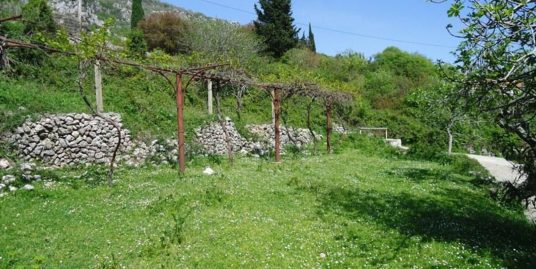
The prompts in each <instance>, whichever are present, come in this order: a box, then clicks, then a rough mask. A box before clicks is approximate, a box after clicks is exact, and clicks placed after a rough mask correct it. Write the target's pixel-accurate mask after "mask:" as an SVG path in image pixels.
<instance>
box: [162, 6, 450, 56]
mask: <svg viewBox="0 0 536 269" xmlns="http://www.w3.org/2000/svg"><path fill="white" fill-rule="evenodd" d="M164 2H167V3H170V4H173V5H176V6H179V7H182V8H185V9H188V10H191V11H195V12H200V13H203V14H205V15H207V16H211V17H216V18H220V19H225V20H229V21H233V22H239V23H241V24H246V23H249V22H251V21H253V20H255V19H256V17H257V16H256V15H255V10H254V8H253V6H254V5H255V4H256V3H258V0H164ZM448 8H449V4H448V3H441V4H437V3H430V2H429V1H427V0H294V1H292V11H293V15H294V18H295V24H296V27H298V28H301V29H303V30H306V31H307V29H308V24H309V23H311V25H312V28H313V33H314V34H315V40H316V47H317V51H318V52H321V53H325V54H328V55H332V56H333V55H336V54H337V53H341V52H344V51H347V50H352V51H355V52H360V53H363V54H365V56H366V57H371V56H373V55H374V54H376V53H379V52H381V51H383V50H384V49H385V48H387V47H389V46H396V47H398V48H401V49H403V50H405V51H408V52H417V53H420V54H422V55H424V56H426V57H428V58H430V59H432V60H434V61H436V60H442V61H446V62H450V63H452V62H453V61H454V56H453V55H452V51H454V50H455V48H456V47H457V45H458V43H459V42H460V40H459V39H457V38H455V37H452V36H451V35H450V34H449V33H448V32H447V30H446V26H447V25H448V24H449V23H450V24H453V25H458V24H457V21H456V20H455V19H452V18H448V17H447V10H448ZM300 36H301V34H300Z"/></svg>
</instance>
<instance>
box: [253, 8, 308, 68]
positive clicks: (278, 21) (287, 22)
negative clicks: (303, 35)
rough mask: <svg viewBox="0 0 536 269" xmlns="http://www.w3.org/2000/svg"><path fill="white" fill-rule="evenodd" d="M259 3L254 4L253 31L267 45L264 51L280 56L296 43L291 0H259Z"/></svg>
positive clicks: (296, 36) (296, 32) (296, 33)
mask: <svg viewBox="0 0 536 269" xmlns="http://www.w3.org/2000/svg"><path fill="white" fill-rule="evenodd" d="M259 5H260V7H258V6H257V5H255V11H256V12H257V20H256V21H255V22H254V23H255V31H256V33H257V34H258V35H259V36H261V37H262V39H263V40H264V42H265V44H266V45H267V46H266V47H267V48H266V52H267V53H268V54H269V55H271V56H273V57H275V58H281V56H283V54H285V52H287V51H288V50H290V49H292V48H294V47H296V45H298V29H296V27H294V25H293V24H294V18H292V10H291V0H259Z"/></svg>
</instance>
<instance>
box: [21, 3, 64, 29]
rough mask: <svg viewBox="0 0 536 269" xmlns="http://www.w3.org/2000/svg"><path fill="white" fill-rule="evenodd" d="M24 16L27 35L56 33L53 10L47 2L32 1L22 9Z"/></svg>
mask: <svg viewBox="0 0 536 269" xmlns="http://www.w3.org/2000/svg"><path fill="white" fill-rule="evenodd" d="M22 16H23V18H24V21H25V24H26V27H25V29H24V32H25V33H26V34H30V35H32V34H37V33H54V32H56V23H55V22H54V17H53V15H52V9H50V7H49V6H48V4H47V1H46V0H30V1H29V2H28V4H26V5H25V6H24V7H23V8H22Z"/></svg>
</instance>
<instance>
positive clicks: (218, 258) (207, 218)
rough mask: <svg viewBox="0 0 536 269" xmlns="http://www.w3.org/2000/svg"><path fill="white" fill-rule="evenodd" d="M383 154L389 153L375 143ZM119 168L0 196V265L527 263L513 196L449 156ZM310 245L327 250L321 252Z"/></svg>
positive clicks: (530, 237) (345, 154) (527, 231)
mask: <svg viewBox="0 0 536 269" xmlns="http://www.w3.org/2000/svg"><path fill="white" fill-rule="evenodd" d="M386 156H388V155H386ZM208 164H210V163H209V162H208V161H207V160H199V159H198V160H196V161H194V162H193V163H191V164H190V167H191V168H190V169H189V171H188V173H187V175H186V176H184V177H182V178H179V177H178V176H177V174H176V172H175V171H174V170H172V169H170V168H166V167H160V168H156V169H152V168H148V169H138V170H122V171H120V172H119V174H118V179H119V181H118V184H117V186H115V187H114V188H113V189H109V188H107V187H105V186H103V185H99V184H97V185H93V184H86V183H81V181H65V182H64V183H62V184H59V185H57V186H56V187H54V188H51V189H45V188H44V187H42V186H38V187H37V190H35V191H33V192H20V193H17V194H15V195H10V196H8V197H5V198H2V201H1V203H0V212H2V213H1V217H0V230H1V231H2V232H1V233H0V242H2V248H0V257H2V259H0V267H4V268H11V267H16V266H17V265H21V266H27V265H31V264H42V265H44V266H45V267H47V268H88V267H99V268H101V267H102V268H113V267H114V266H119V265H124V266H126V268H156V267H159V266H160V265H162V267H163V268H196V267H197V268H236V267H246V268H248V267H275V268H282V267H287V268H318V267H326V268H330V267H334V268H348V267H352V268H362V267H387V266H388V267H412V266H414V265H415V266H416V267H424V268H447V267H453V268H467V267H477V268H500V267H505V266H506V267H509V268H530V267H531V266H532V268H534V266H535V265H536V245H535V244H534V242H535V239H536V233H535V230H534V228H533V227H530V226H529V225H528V224H527V223H526V221H525V219H524V217H523V214H522V212H521V210H518V209H508V208H505V207H502V206H499V205H497V204H496V203H495V202H493V201H491V200H490V199H489V198H488V196H487V192H486V190H485V188H483V187H481V186H478V185H476V184H474V181H472V179H471V178H470V177H467V176H462V175H459V174H456V173H455V172H454V168H453V167H451V166H441V165H438V164H436V163H429V162H417V161H408V160H400V159H396V158H395V157H381V156H371V155H370V154H365V153H363V152H360V151H359V150H344V151H342V152H341V153H339V154H336V155H332V156H316V157H309V158H307V159H288V160H286V161H285V162H284V163H283V164H273V163H269V162H263V161H258V160H250V159H239V160H238V161H237V162H236V163H235V165H234V166H233V167H229V166H228V165H227V164H225V163H224V164H220V165H218V164H212V165H213V166H214V168H215V170H216V171H217V172H218V173H217V174H216V175H215V176H212V177H207V176H202V175H201V171H202V169H203V167H204V166H205V165H208ZM321 253H325V254H326V255H327V257H326V258H325V259H323V258H321V256H320V255H321Z"/></svg>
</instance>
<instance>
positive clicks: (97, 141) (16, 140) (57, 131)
mask: <svg viewBox="0 0 536 269" xmlns="http://www.w3.org/2000/svg"><path fill="white" fill-rule="evenodd" d="M104 116H105V117H106V118H108V119H109V120H112V121H114V122H115V123H116V124H117V125H119V126H121V117H120V116H119V115H118V114H113V113H109V114H105V115H104ZM121 136H122V141H121V146H120V150H121V151H122V152H126V151H128V150H130V148H131V146H132V143H131V141H130V135H129V131H128V130H124V129H123V130H121ZM9 142H11V143H12V144H14V145H15V146H16V149H17V151H18V153H19V157H20V159H22V160H24V161H37V160H39V161H41V162H43V163H44V164H47V165H54V166H64V165H75V164H85V163H107V162H109V160H110V158H111V157H112V153H113V151H114V149H115V147H116V145H117V143H118V142H119V132H118V131H117V129H116V128H115V127H114V126H113V125H112V124H111V123H109V122H108V121H107V120H105V119H102V118H100V117H94V116H92V115H88V114H62V115H46V116H44V117H42V118H41V119H39V120H38V121H35V122H34V121H31V120H27V121H26V122H25V123H24V124H22V126H20V127H18V128H16V129H15V131H14V132H13V133H12V134H11V136H10V137H9Z"/></svg>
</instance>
